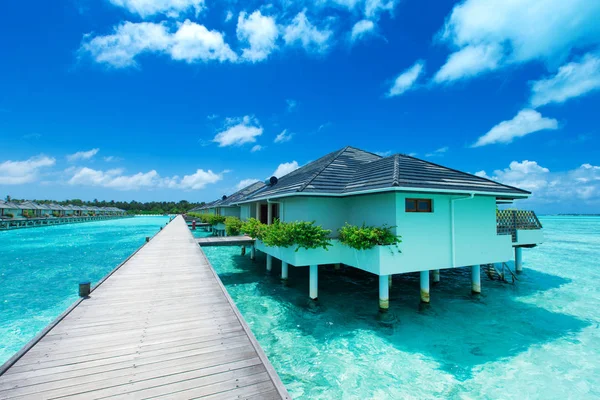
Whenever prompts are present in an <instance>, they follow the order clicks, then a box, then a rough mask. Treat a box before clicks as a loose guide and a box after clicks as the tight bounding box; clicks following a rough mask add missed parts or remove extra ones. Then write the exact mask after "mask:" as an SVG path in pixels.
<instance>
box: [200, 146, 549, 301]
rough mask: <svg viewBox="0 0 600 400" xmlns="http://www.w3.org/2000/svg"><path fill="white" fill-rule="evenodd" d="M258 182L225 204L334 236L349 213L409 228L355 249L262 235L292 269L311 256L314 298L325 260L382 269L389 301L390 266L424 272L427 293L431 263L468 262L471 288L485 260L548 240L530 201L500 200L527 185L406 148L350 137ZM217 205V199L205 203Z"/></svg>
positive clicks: (383, 293) (382, 288)
mask: <svg viewBox="0 0 600 400" xmlns="http://www.w3.org/2000/svg"><path fill="white" fill-rule="evenodd" d="M261 185H262V186H261V187H260V188H259V189H258V190H256V191H254V192H253V193H251V194H248V195H246V196H241V198H238V199H234V200H233V201H231V202H229V203H228V207H231V206H234V205H237V206H239V207H240V209H239V215H240V216H241V218H242V219H247V218H250V217H254V218H257V219H259V220H260V221H262V222H263V223H267V224H271V223H272V221H273V220H274V219H275V218H278V219H279V220H280V221H282V222H290V221H316V223H317V224H318V225H321V226H322V227H323V228H325V229H330V230H331V231H332V233H333V235H334V236H335V234H336V233H337V231H338V229H339V228H341V227H343V226H344V225H345V224H346V223H349V224H352V225H358V226H361V225H363V224H366V225H369V226H382V225H388V226H390V227H393V232H394V233H395V234H397V235H400V236H401V238H402V242H401V243H400V244H399V245H398V250H399V251H398V250H396V251H394V249H391V248H390V247H389V246H378V247H376V248H373V249H369V250H355V249H352V248H350V247H347V246H345V245H343V244H341V243H340V242H339V241H337V240H335V239H334V240H333V246H332V247H330V248H329V249H328V250H324V249H320V248H319V249H311V250H305V249H301V250H299V251H298V252H295V251H294V250H295V249H294V248H279V247H267V246H265V245H264V244H263V243H261V242H260V241H259V240H257V241H256V248H257V249H258V250H260V251H263V252H264V253H266V254H267V268H270V265H271V263H272V257H275V258H278V259H280V260H281V261H282V274H284V275H286V276H287V268H288V265H292V266H298V267H299V266H306V265H309V266H310V297H311V298H313V299H316V298H317V296H318V288H317V282H318V265H322V264H340V263H342V264H346V265H349V266H352V267H355V268H358V269H361V270H364V271H368V272H371V273H373V274H376V275H378V276H379V298H380V307H381V308H383V309H386V308H387V307H388V298H389V297H388V296H389V292H388V291H389V286H388V280H389V278H390V276H391V275H393V274H401V273H408V272H420V274H421V278H420V282H421V300H422V301H423V302H425V303H428V302H429V282H430V271H432V272H433V273H432V275H433V277H432V278H433V281H434V282H437V281H439V270H440V269H447V268H459V267H466V266H470V267H471V270H472V290H473V292H475V293H479V292H480V291H481V283H480V271H481V269H480V265H492V264H500V265H502V263H505V262H508V261H509V260H512V258H513V254H514V257H515V264H516V269H517V271H520V270H521V249H522V248H523V247H533V246H535V245H537V244H540V243H541V242H542V240H543V235H542V231H541V224H540V223H539V221H538V219H537V217H536V216H535V213H533V212H532V211H511V210H505V211H498V210H497V204H505V203H510V202H512V201H514V200H518V199H526V198H528V197H529V196H530V195H531V193H530V192H528V191H525V190H522V189H518V188H515V187H512V186H508V185H503V184H501V183H497V182H494V181H491V180H489V179H485V178H482V177H479V176H475V175H472V174H468V173H464V172H460V171H457V170H454V169H451V168H447V167H443V166H441V165H438V164H434V163H431V162H428V161H424V160H420V159H417V158H415V157H411V156H407V155H403V154H395V155H392V156H389V157H381V156H378V155H376V154H373V153H370V152H367V151H364V150H360V149H357V148H353V147H345V148H343V149H341V150H338V151H335V152H333V153H330V154H328V155H326V156H324V157H322V158H320V159H318V160H316V161H314V162H311V163H309V164H307V165H305V166H303V167H301V168H299V169H297V170H296V171H294V172H291V173H289V174H287V175H285V176H283V177H282V178H280V179H276V178H271V180H270V181H269V182H268V183H267V184H262V183H261ZM238 193H239V192H238ZM231 197H233V195H232V196H231ZM221 204H223V203H221ZM220 209H223V208H220V207H219V204H214V205H212V206H211V205H208V208H207V209H206V210H208V212H211V210H214V211H215V212H218V210H220ZM228 212H229V211H228ZM236 213H237V211H236ZM513 251H514V253H513Z"/></svg>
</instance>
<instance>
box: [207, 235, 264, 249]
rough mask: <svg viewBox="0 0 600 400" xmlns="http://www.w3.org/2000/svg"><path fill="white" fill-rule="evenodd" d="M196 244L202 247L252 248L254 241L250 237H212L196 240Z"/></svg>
mask: <svg viewBox="0 0 600 400" xmlns="http://www.w3.org/2000/svg"><path fill="white" fill-rule="evenodd" d="M196 242H197V243H198V244H199V245H200V246H202V247H210V246H252V245H253V244H254V239H252V238H251V237H250V236H210V237H205V238H196Z"/></svg>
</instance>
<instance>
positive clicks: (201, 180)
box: [67, 167, 223, 190]
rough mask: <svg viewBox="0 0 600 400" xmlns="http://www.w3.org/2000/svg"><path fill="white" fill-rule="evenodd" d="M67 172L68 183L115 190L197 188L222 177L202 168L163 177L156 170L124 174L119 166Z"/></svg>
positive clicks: (201, 187)
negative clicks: (187, 173)
mask: <svg viewBox="0 0 600 400" xmlns="http://www.w3.org/2000/svg"><path fill="white" fill-rule="evenodd" d="M67 172H68V173H71V174H72V176H71V177H70V179H69V180H68V184H70V185H81V186H100V187H105V188H110V189H116V190H140V189H155V188H171V189H184V190H198V189H203V188H204V187H206V186H207V185H209V184H211V183H215V182H218V181H220V180H221V179H222V178H223V176H222V174H216V173H214V172H212V171H211V170H208V171H204V170H202V169H198V170H197V171H196V172H195V173H194V174H191V175H185V176H184V177H183V178H179V177H178V176H173V177H165V178H163V177H161V176H160V175H159V174H158V172H156V170H151V171H148V172H139V173H137V174H133V175H126V174H125V173H124V170H123V169H120V168H115V169H110V170H106V171H102V170H95V169H92V168H87V167H84V168H79V169H69V170H67Z"/></svg>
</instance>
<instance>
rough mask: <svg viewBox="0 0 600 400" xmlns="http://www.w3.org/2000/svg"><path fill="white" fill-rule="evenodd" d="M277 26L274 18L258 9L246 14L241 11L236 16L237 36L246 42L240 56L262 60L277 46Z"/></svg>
mask: <svg viewBox="0 0 600 400" xmlns="http://www.w3.org/2000/svg"><path fill="white" fill-rule="evenodd" d="M278 36H279V28H278V27H277V24H276V23H275V18H273V17H269V16H265V15H262V13H261V12H260V10H257V11H254V12H253V13H252V14H250V15H247V14H246V13H245V12H241V13H240V15H239V17H238V24H237V37H238V39H239V40H240V41H242V42H245V43H247V44H248V47H246V48H244V49H243V50H242V57H243V58H244V59H245V60H249V61H252V62H257V61H263V60H265V59H266V58H267V57H268V56H269V54H271V53H272V52H273V51H274V50H275V49H276V48H277V44H276V41H277V37H278Z"/></svg>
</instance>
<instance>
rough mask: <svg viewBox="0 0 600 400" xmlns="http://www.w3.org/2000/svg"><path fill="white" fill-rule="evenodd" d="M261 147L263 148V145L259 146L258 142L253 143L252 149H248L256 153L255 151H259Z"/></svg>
mask: <svg viewBox="0 0 600 400" xmlns="http://www.w3.org/2000/svg"><path fill="white" fill-rule="evenodd" d="M263 149H264V147H263V146H261V145H260V144H255V145H254V146H252V149H250V152H252V153H256V152H257V151H261V150H263Z"/></svg>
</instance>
